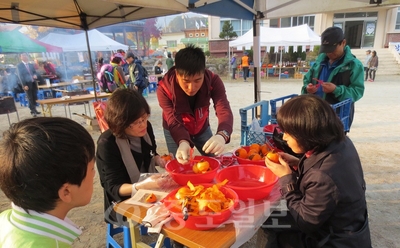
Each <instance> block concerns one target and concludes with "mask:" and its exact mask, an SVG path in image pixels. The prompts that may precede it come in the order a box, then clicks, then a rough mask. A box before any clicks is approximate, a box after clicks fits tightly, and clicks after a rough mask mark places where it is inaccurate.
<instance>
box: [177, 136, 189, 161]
mask: <svg viewBox="0 0 400 248" xmlns="http://www.w3.org/2000/svg"><path fill="white" fill-rule="evenodd" d="M189 156H190V144H189V142H187V141H181V142H180V143H179V147H178V150H176V155H175V157H176V159H177V160H178V162H179V163H181V164H187V163H189Z"/></svg>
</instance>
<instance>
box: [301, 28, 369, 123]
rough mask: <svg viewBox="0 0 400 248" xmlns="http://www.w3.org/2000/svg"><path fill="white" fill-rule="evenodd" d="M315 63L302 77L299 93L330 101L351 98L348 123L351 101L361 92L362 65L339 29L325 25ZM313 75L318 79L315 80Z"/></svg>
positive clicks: (352, 114)
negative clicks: (320, 81)
mask: <svg viewBox="0 0 400 248" xmlns="http://www.w3.org/2000/svg"><path fill="white" fill-rule="evenodd" d="M319 52H320V54H319V55H318V57H317V59H316V61H315V64H314V65H313V66H312V67H311V68H310V70H309V71H308V72H307V74H306V75H305V76H304V78H303V87H302V89H301V93H302V94H315V95H317V96H320V97H322V98H323V99H325V100H326V101H327V102H328V103H330V104H335V103H338V102H341V101H344V100H346V99H348V98H350V99H351V100H352V104H351V108H350V116H349V127H351V124H352V122H353V118H354V103H355V102H356V101H358V100H360V99H361V97H363V95H364V80H363V79H364V74H363V65H362V63H361V61H360V60H359V59H357V58H356V57H355V56H354V55H353V54H352V53H351V50H350V47H349V46H348V45H346V39H345V37H344V33H343V30H342V29H341V28H339V27H329V28H327V29H326V30H325V31H324V32H323V33H322V34H321V48H320V51H319ZM315 79H318V80H322V83H318V82H317V81H316V80H315Z"/></svg>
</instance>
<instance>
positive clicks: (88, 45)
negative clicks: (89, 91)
mask: <svg viewBox="0 0 400 248" xmlns="http://www.w3.org/2000/svg"><path fill="white" fill-rule="evenodd" d="M85 36H86V45H87V50H88V53H89V65H90V72H91V73H92V83H93V89H94V100H95V101H96V102H97V90H96V80H95V75H94V70H93V61H92V51H90V43H89V34H88V31H87V30H85Z"/></svg>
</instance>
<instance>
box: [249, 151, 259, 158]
mask: <svg viewBox="0 0 400 248" xmlns="http://www.w3.org/2000/svg"><path fill="white" fill-rule="evenodd" d="M254 154H258V151H256V150H253V149H250V150H249V152H248V153H247V158H249V157H250V156H251V155H254Z"/></svg>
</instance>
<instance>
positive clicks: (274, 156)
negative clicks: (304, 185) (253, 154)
mask: <svg viewBox="0 0 400 248" xmlns="http://www.w3.org/2000/svg"><path fill="white" fill-rule="evenodd" d="M267 158H268V159H269V160H271V161H272V162H274V163H278V164H279V154H278V152H277V151H275V150H272V151H270V152H268V153H267Z"/></svg>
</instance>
